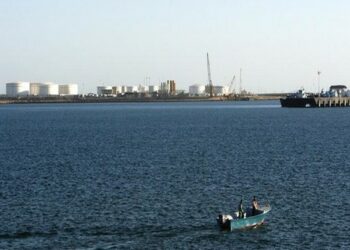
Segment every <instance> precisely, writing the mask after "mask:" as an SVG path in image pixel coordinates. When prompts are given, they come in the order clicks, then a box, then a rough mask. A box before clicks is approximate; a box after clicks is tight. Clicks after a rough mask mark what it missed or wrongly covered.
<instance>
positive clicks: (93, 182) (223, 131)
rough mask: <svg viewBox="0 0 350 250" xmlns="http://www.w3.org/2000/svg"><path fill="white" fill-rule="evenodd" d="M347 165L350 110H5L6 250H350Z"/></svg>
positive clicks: (1, 189)
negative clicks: (247, 220)
mask: <svg viewBox="0 0 350 250" xmlns="http://www.w3.org/2000/svg"><path fill="white" fill-rule="evenodd" d="M349 160H350V108H324V109H285V108H281V107H280V105H279V103H278V102H277V101H272V102H203V103H137V104H131V103H118V104H40V105H35V104H32V105H2V106H0V249H52V248H53V249H150V248H160V249H173V248H179V249H186V248H191V249H219V248H221V249H229V248H236V249H257V248H259V249H271V248H276V249H288V248H292V249H296V248H299V249H320V248H328V249H334V248H347V249H349V248H350V226H349V225H350V212H349V208H350V196H349V192H350V163H349ZM254 195H255V196H257V199H258V201H259V202H260V203H262V204H264V203H265V202H269V203H270V205H271V206H272V211H271V212H270V214H269V215H268V217H267V220H266V223H265V224H264V225H263V226H261V227H258V228H256V229H250V230H243V231H236V232H231V233H228V232H224V231H221V230H220V229H219V228H218V227H217V225H216V217H217V215H218V214H219V213H222V212H224V213H233V212H234V211H235V210H237V208H238V204H239V201H240V199H241V197H242V198H243V201H244V203H245V205H246V206H249V205H250V202H251V199H252V197H253V196H254Z"/></svg>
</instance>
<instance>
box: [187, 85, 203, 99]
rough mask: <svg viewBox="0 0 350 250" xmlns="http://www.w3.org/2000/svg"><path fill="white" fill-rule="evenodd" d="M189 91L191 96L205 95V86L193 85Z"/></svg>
mask: <svg viewBox="0 0 350 250" xmlns="http://www.w3.org/2000/svg"><path fill="white" fill-rule="evenodd" d="M188 92H189V95H190V96H203V95H205V86H204V85H199V84H195V85H191V86H190V87H189V91H188Z"/></svg>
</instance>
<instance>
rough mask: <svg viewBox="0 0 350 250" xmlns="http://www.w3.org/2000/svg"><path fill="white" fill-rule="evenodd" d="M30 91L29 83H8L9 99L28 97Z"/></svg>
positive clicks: (7, 93)
mask: <svg viewBox="0 0 350 250" xmlns="http://www.w3.org/2000/svg"><path fill="white" fill-rule="evenodd" d="M29 90H30V89H29V82H10V83H6V95H7V96H8V97H17V96H28V95H29Z"/></svg>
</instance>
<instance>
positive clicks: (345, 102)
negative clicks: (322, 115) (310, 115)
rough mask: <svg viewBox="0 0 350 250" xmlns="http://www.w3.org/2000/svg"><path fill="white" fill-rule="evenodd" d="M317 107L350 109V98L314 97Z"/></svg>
mask: <svg viewBox="0 0 350 250" xmlns="http://www.w3.org/2000/svg"><path fill="white" fill-rule="evenodd" d="M314 100H315V104H316V107H319V108H325V107H350V97H314Z"/></svg>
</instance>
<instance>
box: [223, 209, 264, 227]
mask: <svg viewBox="0 0 350 250" xmlns="http://www.w3.org/2000/svg"><path fill="white" fill-rule="evenodd" d="M270 211H271V206H270V205H269V204H266V206H260V207H259V208H257V209H255V210H254V209H253V208H251V207H248V208H246V210H245V212H241V213H240V212H239V211H237V212H235V213H234V214H233V215H230V214H220V215H219V216H218V217H217V222H218V225H219V226H220V228H221V229H223V230H229V231H233V230H235V229H244V228H249V227H256V226H259V225H261V224H263V223H264V220H265V218H266V216H267V214H268V213H269V212H270Z"/></svg>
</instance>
